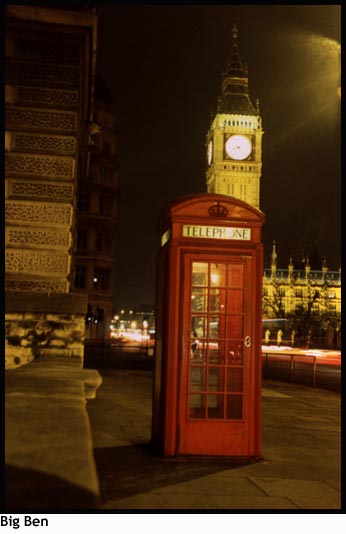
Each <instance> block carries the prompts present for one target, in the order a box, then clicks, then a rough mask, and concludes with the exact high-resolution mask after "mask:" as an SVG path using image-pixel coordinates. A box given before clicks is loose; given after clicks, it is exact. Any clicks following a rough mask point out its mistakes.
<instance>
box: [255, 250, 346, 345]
mask: <svg viewBox="0 0 346 534" xmlns="http://www.w3.org/2000/svg"><path fill="white" fill-rule="evenodd" d="M304 263H305V266H304V268H303V269H296V268H295V267H294V265H293V261H292V258H291V259H290V262H289V264H288V266H287V268H285V269H282V268H279V267H278V262H277V253H276V245H275V243H274V244H273V249H272V254H271V266H270V268H265V269H264V277H263V319H264V323H265V324H266V325H267V326H268V325H270V321H268V320H273V321H272V324H276V322H275V319H279V320H280V319H287V318H289V317H292V314H295V315H296V317H299V314H304V313H305V314H307V313H309V314H310V312H311V315H310V316H311V317H312V318H315V319H319V320H322V325H321V327H322V328H324V329H327V328H328V326H329V327H333V329H334V330H336V331H337V330H338V328H340V322H341V271H340V270H339V271H331V270H329V269H328V267H327V264H326V261H323V264H322V266H321V269H320V270H312V269H311V267H310V262H309V258H308V257H307V258H305V261H304ZM303 317H304V315H303ZM278 328H279V324H278V322H277V324H276V330H277V329H278ZM272 334H273V332H272ZM275 335H276V334H275Z"/></svg>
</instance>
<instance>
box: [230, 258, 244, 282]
mask: <svg viewBox="0 0 346 534" xmlns="http://www.w3.org/2000/svg"><path fill="white" fill-rule="evenodd" d="M227 282H228V283H227V286H228V287H244V265H243V264H236V263H231V264H228V281H227Z"/></svg>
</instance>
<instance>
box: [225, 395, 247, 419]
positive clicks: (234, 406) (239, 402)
mask: <svg viewBox="0 0 346 534" xmlns="http://www.w3.org/2000/svg"><path fill="white" fill-rule="evenodd" d="M226 398H227V403H226V417H227V419H242V418H243V397H242V395H227V396H226Z"/></svg>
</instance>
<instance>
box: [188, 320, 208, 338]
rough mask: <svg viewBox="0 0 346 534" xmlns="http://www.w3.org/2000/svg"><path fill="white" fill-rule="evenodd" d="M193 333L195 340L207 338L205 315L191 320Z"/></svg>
mask: <svg viewBox="0 0 346 534" xmlns="http://www.w3.org/2000/svg"><path fill="white" fill-rule="evenodd" d="M191 332H192V336H193V337H195V338H199V337H206V331H205V317H204V316H203V315H196V316H193V317H192V318H191Z"/></svg>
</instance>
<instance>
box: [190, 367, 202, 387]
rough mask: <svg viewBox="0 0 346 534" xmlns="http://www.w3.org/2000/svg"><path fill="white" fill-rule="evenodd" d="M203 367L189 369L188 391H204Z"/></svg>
mask: <svg viewBox="0 0 346 534" xmlns="http://www.w3.org/2000/svg"><path fill="white" fill-rule="evenodd" d="M205 389H206V388H205V367H192V366H191V369H190V391H205Z"/></svg>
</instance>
